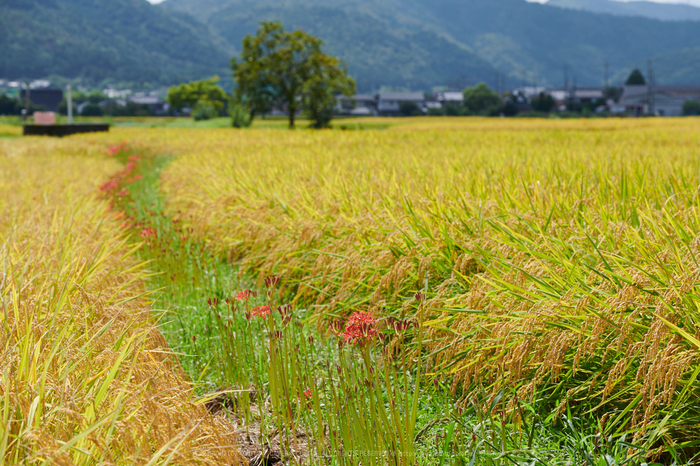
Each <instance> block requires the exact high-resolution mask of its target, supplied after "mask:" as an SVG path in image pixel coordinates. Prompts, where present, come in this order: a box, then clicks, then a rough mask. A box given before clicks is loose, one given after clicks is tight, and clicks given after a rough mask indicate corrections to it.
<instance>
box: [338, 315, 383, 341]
mask: <svg viewBox="0 0 700 466" xmlns="http://www.w3.org/2000/svg"><path fill="white" fill-rule="evenodd" d="M343 337H345V340H346V341H347V342H349V343H351V344H353V345H354V344H358V343H359V344H360V345H364V344H366V343H369V342H371V340H373V339H375V338H377V337H378V332H377V323H376V320H375V319H374V316H373V315H372V314H370V313H369V312H362V311H360V312H354V313H353V314H352V315H351V316H350V318H349V319H348V322H347V324H346V325H345V333H343Z"/></svg>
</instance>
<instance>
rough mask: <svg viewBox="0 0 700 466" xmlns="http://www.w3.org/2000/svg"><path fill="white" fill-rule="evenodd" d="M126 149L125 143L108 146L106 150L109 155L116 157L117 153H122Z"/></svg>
mask: <svg viewBox="0 0 700 466" xmlns="http://www.w3.org/2000/svg"><path fill="white" fill-rule="evenodd" d="M124 149H126V143H121V144H117V145H114V146H109V149H107V153H108V154H109V155H117V154H118V153H119V152H121V151H123V150H124Z"/></svg>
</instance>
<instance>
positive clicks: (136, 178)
mask: <svg viewBox="0 0 700 466" xmlns="http://www.w3.org/2000/svg"><path fill="white" fill-rule="evenodd" d="M142 179H143V175H140V174H139V175H134V177H133V178H132V179H131V181H129V183H133V182H134V181H138V180H142Z"/></svg>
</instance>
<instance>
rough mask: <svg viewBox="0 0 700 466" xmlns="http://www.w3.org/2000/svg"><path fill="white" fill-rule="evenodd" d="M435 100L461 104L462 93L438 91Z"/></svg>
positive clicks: (462, 99)
mask: <svg viewBox="0 0 700 466" xmlns="http://www.w3.org/2000/svg"><path fill="white" fill-rule="evenodd" d="M436 97H437V100H438V101H440V102H441V103H442V104H443V105H444V104H457V105H462V104H463V103H464V93H463V92H461V91H445V92H438V93H437V95H436Z"/></svg>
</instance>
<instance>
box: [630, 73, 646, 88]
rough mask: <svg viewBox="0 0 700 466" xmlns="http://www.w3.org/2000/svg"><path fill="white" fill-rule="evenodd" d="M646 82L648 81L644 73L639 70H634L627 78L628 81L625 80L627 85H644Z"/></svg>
mask: <svg viewBox="0 0 700 466" xmlns="http://www.w3.org/2000/svg"><path fill="white" fill-rule="evenodd" d="M646 83H647V81H646V79H644V75H643V74H642V72H641V71H639V70H634V71H632V72H631V73H630V75H629V77H628V78H627V81H625V84H626V85H627V86H643V85H645V84H646Z"/></svg>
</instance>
